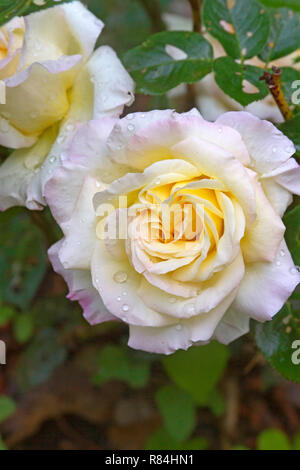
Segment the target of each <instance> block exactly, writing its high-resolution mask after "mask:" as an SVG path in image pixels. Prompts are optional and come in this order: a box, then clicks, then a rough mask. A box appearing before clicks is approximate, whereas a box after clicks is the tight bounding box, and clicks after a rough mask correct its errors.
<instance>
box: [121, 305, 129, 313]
mask: <svg viewBox="0 0 300 470" xmlns="http://www.w3.org/2000/svg"><path fill="white" fill-rule="evenodd" d="M122 310H123V312H128V310H129V305H127V304H124V305H123V306H122Z"/></svg>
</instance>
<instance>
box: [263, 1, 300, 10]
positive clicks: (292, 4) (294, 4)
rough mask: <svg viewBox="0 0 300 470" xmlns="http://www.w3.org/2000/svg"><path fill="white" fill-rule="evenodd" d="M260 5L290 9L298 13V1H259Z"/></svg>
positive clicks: (299, 6)
mask: <svg viewBox="0 0 300 470" xmlns="http://www.w3.org/2000/svg"><path fill="white" fill-rule="evenodd" d="M260 3H262V4H263V5H266V6H267V7H274V8H282V7H286V8H291V9H292V10H294V11H300V3H299V0H260Z"/></svg>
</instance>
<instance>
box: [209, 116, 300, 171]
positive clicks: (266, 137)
mask: <svg viewBox="0 0 300 470" xmlns="http://www.w3.org/2000/svg"><path fill="white" fill-rule="evenodd" d="M216 123H219V124H224V125H226V126H229V127H232V128H234V129H236V130H237V131H238V132H239V133H240V134H241V136H242V138H243V140H244V142H245V144H246V147H247V149H248V152H249V154H250V157H251V164H250V168H252V169H253V170H255V171H256V172H258V173H261V174H262V173H266V172H268V171H271V170H273V169H274V168H277V167H278V166H279V165H281V164H282V163H284V162H285V161H286V160H287V159H288V158H289V157H291V156H292V155H293V154H294V153H295V146H294V144H293V142H292V141H291V140H290V139H288V138H287V137H286V136H285V135H283V134H282V132H280V131H279V130H278V129H277V128H276V127H275V126H274V125H273V124H271V123H270V122H269V121H264V120H261V119H259V118H257V117H256V116H253V115H252V114H250V113H247V112H244V111H239V112H229V113H225V114H223V115H222V116H220V117H219V118H218V119H217V121H216Z"/></svg>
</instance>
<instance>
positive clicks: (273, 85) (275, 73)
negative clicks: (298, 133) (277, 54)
mask: <svg viewBox="0 0 300 470" xmlns="http://www.w3.org/2000/svg"><path fill="white" fill-rule="evenodd" d="M281 75H282V71H281V69H280V68H278V67H275V66H273V67H272V73H270V72H264V74H263V76H262V77H260V80H265V82H266V85H267V87H268V88H269V91H270V93H271V94H272V96H273V98H274V100H275V102H276V104H277V106H278V108H279V110H280V112H281V114H282V116H283V117H284V119H285V120H286V121H288V120H289V119H292V117H293V112H292V110H291V109H290V107H289V105H288V102H287V101H286V99H285V96H284V94H283V91H282V88H281V84H280V79H281Z"/></svg>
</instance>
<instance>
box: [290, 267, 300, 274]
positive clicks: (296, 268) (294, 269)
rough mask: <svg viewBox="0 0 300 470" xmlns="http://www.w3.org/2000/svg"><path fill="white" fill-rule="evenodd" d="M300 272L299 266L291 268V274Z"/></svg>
mask: <svg viewBox="0 0 300 470" xmlns="http://www.w3.org/2000/svg"><path fill="white" fill-rule="evenodd" d="M299 272H300V267H299V266H293V267H292V268H290V273H291V274H297V273H299Z"/></svg>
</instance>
